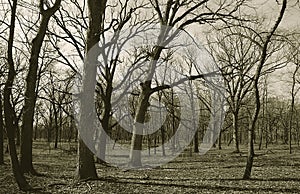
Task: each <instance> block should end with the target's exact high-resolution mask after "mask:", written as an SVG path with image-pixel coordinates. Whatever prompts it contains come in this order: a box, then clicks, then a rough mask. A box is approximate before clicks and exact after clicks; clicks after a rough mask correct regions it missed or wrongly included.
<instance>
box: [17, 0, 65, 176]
mask: <svg viewBox="0 0 300 194" xmlns="http://www.w3.org/2000/svg"><path fill="white" fill-rule="evenodd" d="M60 3H61V0H56V1H55V4H54V6H53V7H51V8H48V9H47V10H45V9H44V1H43V0H40V5H39V6H40V13H41V15H42V20H41V23H40V26H39V29H38V33H37V35H36V36H35V38H34V39H33V41H32V47H31V52H30V59H29V69H28V74H27V78H26V91H25V103H24V114H23V119H22V121H23V123H22V130H21V154H20V156H21V157H20V165H21V169H22V171H23V172H25V173H32V174H37V172H36V171H35V170H34V168H33V165H32V137H33V120H34V109H35V103H36V96H37V94H36V86H37V79H38V76H37V71H38V59H39V54H40V51H41V47H42V44H43V41H44V37H45V35H46V31H47V27H48V23H49V20H50V18H51V16H52V15H54V13H55V12H56V11H57V10H58V9H59V6H60Z"/></svg>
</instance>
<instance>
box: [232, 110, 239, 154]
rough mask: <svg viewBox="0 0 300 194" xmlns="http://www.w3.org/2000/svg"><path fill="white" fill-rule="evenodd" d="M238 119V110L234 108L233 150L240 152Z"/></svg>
mask: <svg viewBox="0 0 300 194" xmlns="http://www.w3.org/2000/svg"><path fill="white" fill-rule="evenodd" d="M238 119H239V111H238V110H235V111H234V113H233V114H232V121H233V122H232V124H233V142H234V146H235V150H234V152H235V153H239V152H240V145H239V126H238Z"/></svg>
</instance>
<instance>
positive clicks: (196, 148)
mask: <svg viewBox="0 0 300 194" xmlns="http://www.w3.org/2000/svg"><path fill="white" fill-rule="evenodd" d="M194 152H195V153H199V136H198V130H197V131H196V133H195V136H194Z"/></svg>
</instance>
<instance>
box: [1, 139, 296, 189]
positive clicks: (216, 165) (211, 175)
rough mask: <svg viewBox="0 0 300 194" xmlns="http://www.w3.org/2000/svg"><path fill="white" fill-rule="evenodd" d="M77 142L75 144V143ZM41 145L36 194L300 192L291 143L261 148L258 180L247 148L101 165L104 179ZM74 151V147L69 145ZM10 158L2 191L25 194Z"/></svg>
mask: <svg viewBox="0 0 300 194" xmlns="http://www.w3.org/2000/svg"><path fill="white" fill-rule="evenodd" d="M74 146H75V145H74ZM44 147H47V146H46V145H45V144H41V143H39V144H37V143H35V147H34V166H35V168H36V169H37V171H39V172H41V173H43V174H44V176H41V177H34V176H30V175H26V176H27V178H28V180H29V182H30V184H31V185H32V186H33V187H35V188H38V189H39V190H38V191H36V193H72V194H73V193H80V194H82V193H300V154H299V153H300V149H297V150H294V154H291V155H290V154H288V150H286V147H285V146H273V147H271V148H270V149H269V150H271V151H272V152H271V151H267V150H262V151H257V152H256V154H257V155H258V156H257V157H255V163H254V167H253V173H252V180H248V181H245V180H241V177H242V175H243V170H244V166H245V161H246V150H245V149H242V153H241V154H234V153H232V149H231V148H226V149H224V150H217V149H212V150H211V151H209V152H208V153H207V154H206V155H204V156H199V155H196V154H194V155H193V156H192V157H178V158H177V159H176V160H174V161H172V162H170V163H168V164H166V165H164V166H162V167H161V168H156V169H144V170H129V171H122V170H120V169H118V168H114V167H103V166H100V165H97V171H98V175H99V177H100V179H99V180H94V181H86V182H77V181H75V180H74V176H75V169H76V153H75V152H74V151H73V152H69V151H63V150H61V149H59V150H50V152H49V150H48V149H44ZM68 149H69V148H68ZM8 163H9V160H8V158H6V165H4V166H0V172H1V174H0V193H1V194H2V193H6V194H9V193H22V192H20V191H19V190H18V188H17V186H16V184H15V182H14V178H13V176H12V173H11V170H10V165H8Z"/></svg>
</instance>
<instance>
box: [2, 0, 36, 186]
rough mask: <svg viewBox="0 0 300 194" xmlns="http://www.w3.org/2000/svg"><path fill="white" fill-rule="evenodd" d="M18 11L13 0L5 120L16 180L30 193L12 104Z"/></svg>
mask: <svg viewBox="0 0 300 194" xmlns="http://www.w3.org/2000/svg"><path fill="white" fill-rule="evenodd" d="M16 10H17V0H13V4H12V7H11V21H10V22H11V24H10V30H9V39H8V49H7V56H8V67H9V71H8V77H7V80H6V83H5V87H4V118H5V125H6V134H7V138H8V145H9V154H10V158H11V165H12V171H13V174H14V177H15V180H16V182H17V184H18V186H19V188H20V190H22V191H29V190H31V189H32V187H31V186H30V185H29V184H28V182H27V181H26V179H25V177H24V175H23V173H22V171H21V169H20V165H19V160H18V156H17V150H16V144H15V134H14V133H15V131H16V129H15V126H14V123H13V122H14V118H13V117H14V114H13V112H14V110H13V107H12V104H11V99H10V98H11V96H12V86H13V82H14V79H15V76H16V71H15V67H14V61H13V38H14V32H15V19H16Z"/></svg>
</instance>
